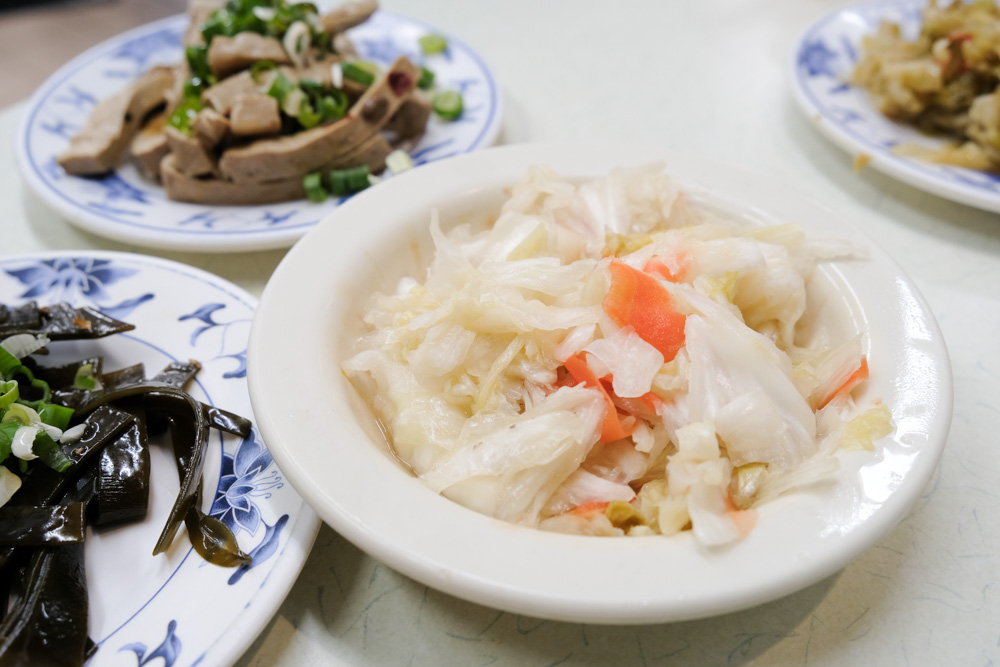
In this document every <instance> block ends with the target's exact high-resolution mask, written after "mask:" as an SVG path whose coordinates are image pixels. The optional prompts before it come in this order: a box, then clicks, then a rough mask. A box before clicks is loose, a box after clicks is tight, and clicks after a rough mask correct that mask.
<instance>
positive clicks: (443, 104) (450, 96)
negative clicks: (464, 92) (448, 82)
mask: <svg viewBox="0 0 1000 667" xmlns="http://www.w3.org/2000/svg"><path fill="white" fill-rule="evenodd" d="M431 108H432V109H434V113H436V114H437V115H438V116H440V117H441V118H443V119H444V120H448V121H452V120H458V119H459V118H461V117H462V112H463V111H464V110H465V109H464V104H463V103H462V96H461V95H460V94H459V93H457V92H456V91H454V90H446V91H444V92H442V93H438V94H437V95H435V96H434V98H433V99H432V100H431Z"/></svg>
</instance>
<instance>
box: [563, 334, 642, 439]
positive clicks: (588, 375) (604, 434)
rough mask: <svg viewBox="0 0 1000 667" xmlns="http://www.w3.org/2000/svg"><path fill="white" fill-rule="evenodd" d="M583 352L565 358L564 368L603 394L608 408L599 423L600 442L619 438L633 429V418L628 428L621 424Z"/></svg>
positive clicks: (603, 387)
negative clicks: (600, 423)
mask: <svg viewBox="0 0 1000 667" xmlns="http://www.w3.org/2000/svg"><path fill="white" fill-rule="evenodd" d="M583 354H584V353H583V352H577V353H576V354H574V355H573V356H572V357H570V358H569V359H567V360H566V363H565V366H566V370H568V371H569V374H570V375H572V376H573V379H574V380H576V381H577V382H578V383H579V382H582V383H583V384H584V385H585V386H587V387H596V388H598V389H600V390H601V394H603V395H604V402H605V403H606V404H607V406H608V409H607V411H606V412H605V413H604V423H603V424H602V425H601V442H614V441H615V440H621V439H622V438H624V437H627V436H628V435H629V434H630V433H631V432H632V431H633V430H634V429H635V423H634V420H633V423H632V428H630V429H626V428H625V427H624V426H623V425H622V423H621V420H620V419H619V417H618V409H617V408H616V407H615V402H614V401H613V400H611V395H610V394H608V390H607V388H605V386H604V383H602V382H601V380H600V379H599V378H598V377H597V375H596V374H595V373H594V371H592V370H591V369H590V366H588V365H587V360H586V359H584V358H583Z"/></svg>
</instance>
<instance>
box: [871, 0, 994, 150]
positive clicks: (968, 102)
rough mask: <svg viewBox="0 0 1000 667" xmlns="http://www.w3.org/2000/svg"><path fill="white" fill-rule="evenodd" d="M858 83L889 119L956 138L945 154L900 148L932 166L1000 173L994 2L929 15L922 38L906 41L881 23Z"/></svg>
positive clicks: (931, 7) (933, 9) (932, 8)
mask: <svg viewBox="0 0 1000 667" xmlns="http://www.w3.org/2000/svg"><path fill="white" fill-rule="evenodd" d="M854 82H855V83H856V84H858V85H860V86H863V87H864V88H865V89H866V90H867V91H868V92H869V93H871V96H872V102H873V103H874V105H875V106H876V107H877V108H878V109H879V111H881V112H882V113H883V114H885V115H886V116H888V117H889V118H892V119H894V120H899V121H902V122H906V123H910V124H913V125H915V126H916V127H918V128H920V129H921V130H924V131H926V132H930V133H934V134H943V135H945V136H947V137H950V138H952V139H953V140H954V142H953V143H952V144H951V145H947V146H944V147H942V148H940V149H925V148H922V147H918V146H916V145H906V146H902V147H900V148H898V150H899V151H900V152H902V153H905V154H910V155H913V156H914V157H919V158H922V159H925V160H928V161H932V162H940V163H945V164H953V165H957V166H961V167H968V168H971V169H980V170H997V169H1000V104H998V98H997V94H998V93H997V91H998V85H1000V7H998V6H997V4H996V2H994V1H993V0H980V1H978V2H972V3H969V4H965V3H964V2H961V1H960V0H954V1H953V2H951V3H950V4H948V5H946V6H939V5H938V3H937V1H936V0H931V2H930V3H929V4H928V5H927V7H926V8H925V9H924V11H923V23H922V25H921V29H920V34H919V35H917V36H916V38H915V39H912V40H910V39H907V38H906V36H905V35H904V34H903V32H902V31H901V29H900V26H899V25H897V24H895V23H890V22H885V21H884V22H882V23H881V24H880V25H879V27H878V30H877V31H876V32H875V34H873V35H870V36H868V37H865V38H864V40H863V41H862V44H861V59H860V60H859V61H858V64H857V67H856V68H855V70H854Z"/></svg>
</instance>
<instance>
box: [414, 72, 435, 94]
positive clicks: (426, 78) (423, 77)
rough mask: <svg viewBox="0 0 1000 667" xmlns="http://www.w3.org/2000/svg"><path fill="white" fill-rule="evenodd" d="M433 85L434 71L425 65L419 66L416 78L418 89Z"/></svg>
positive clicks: (427, 88) (425, 88) (428, 88)
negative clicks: (418, 76)
mask: <svg viewBox="0 0 1000 667" xmlns="http://www.w3.org/2000/svg"><path fill="white" fill-rule="evenodd" d="M433 87H434V72H432V71H430V70H429V69H427V68H426V67H421V68H420V78H419V79H418V80H417V88H419V89H420V90H430V89H431V88H433Z"/></svg>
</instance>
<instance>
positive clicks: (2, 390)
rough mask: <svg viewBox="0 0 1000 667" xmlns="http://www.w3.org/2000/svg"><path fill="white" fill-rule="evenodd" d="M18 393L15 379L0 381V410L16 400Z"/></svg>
mask: <svg viewBox="0 0 1000 667" xmlns="http://www.w3.org/2000/svg"><path fill="white" fill-rule="evenodd" d="M19 395H20V394H19V393H18V390H17V381H16V380H5V381H3V382H0V410H2V409H3V408H6V407H7V406H8V405H10V404H11V403H13V402H14V401H16V400H17V397H18V396H19Z"/></svg>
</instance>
